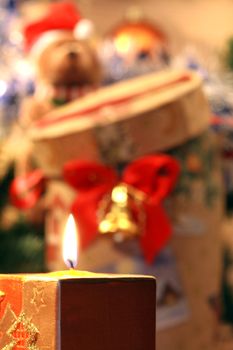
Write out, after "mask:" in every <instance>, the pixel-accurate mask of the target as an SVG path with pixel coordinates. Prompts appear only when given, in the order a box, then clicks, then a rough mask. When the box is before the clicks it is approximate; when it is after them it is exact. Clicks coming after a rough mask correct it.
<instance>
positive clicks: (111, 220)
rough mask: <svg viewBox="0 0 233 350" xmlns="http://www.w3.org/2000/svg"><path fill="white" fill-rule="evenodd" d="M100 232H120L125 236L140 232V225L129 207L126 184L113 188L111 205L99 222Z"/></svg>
mask: <svg viewBox="0 0 233 350" xmlns="http://www.w3.org/2000/svg"><path fill="white" fill-rule="evenodd" d="M99 232H100V233H102V234H106V233H118V234H121V235H122V236H123V238H127V237H131V236H135V235H137V234H138V233H139V227H138V225H137V224H136V223H135V222H134V220H133V217H132V214H131V211H130V208H129V191H128V187H127V186H126V185H124V184H120V185H118V186H116V187H114V188H113V190H112V193H111V207H110V210H109V212H107V213H106V215H105V216H104V218H103V219H102V220H101V222H100V224H99Z"/></svg>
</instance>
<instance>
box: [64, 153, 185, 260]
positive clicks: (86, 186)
mask: <svg viewBox="0 0 233 350" xmlns="http://www.w3.org/2000/svg"><path fill="white" fill-rule="evenodd" d="M178 174H179V165H178V163H177V161H176V160H174V159H173V158H171V157H169V156H167V155H156V156H153V155H152V156H146V157H143V158H141V159H138V160H136V161H134V162H133V163H131V164H130V165H128V166H127V167H126V169H125V171H124V173H123V175H122V177H121V179H119V178H118V177H117V174H116V172H115V171H114V170H113V169H112V168H109V167H107V166H104V165H101V164H97V163H90V162H84V161H72V162H69V163H67V164H66V165H65V167H64V179H65V181H66V182H68V183H69V184H70V185H71V186H72V187H73V188H74V189H75V190H77V191H78V196H77V198H76V200H75V201H74V203H73V206H72V211H73V214H74V216H75V218H76V219H77V223H78V228H79V234H80V242H81V245H82V246H83V247H86V246H88V245H89V244H90V243H91V241H92V240H93V239H94V238H95V237H96V236H97V233H98V220H97V211H98V205H99V202H100V200H101V199H102V198H103V196H104V195H106V194H107V193H109V192H110V191H111V190H112V189H113V187H114V186H116V185H117V184H118V183H119V182H121V183H124V184H126V185H130V186H132V187H134V188H135V189H137V190H139V191H142V192H143V193H145V194H146V200H145V201H144V202H143V207H144V211H145V213H146V222H145V225H144V229H143V232H141V236H140V240H141V248H142V250H143V253H144V255H145V258H146V260H147V261H148V262H152V261H153V260H154V258H155V256H156V255H157V254H158V253H159V252H160V250H161V249H162V248H163V247H164V245H165V244H166V242H167V241H168V239H169V237H170V235H171V232H172V229H171V225H170V223H169V220H168V218H167V215H166V213H165V210H164V208H163V207H162V201H163V200H164V199H165V198H166V196H167V195H168V194H169V193H170V192H171V191H172V189H173V188H174V185H175V183H176V180H177V177H178Z"/></svg>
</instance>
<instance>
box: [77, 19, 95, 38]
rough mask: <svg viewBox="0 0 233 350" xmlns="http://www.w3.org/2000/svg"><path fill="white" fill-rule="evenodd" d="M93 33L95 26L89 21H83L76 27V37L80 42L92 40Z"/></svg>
mask: <svg viewBox="0 0 233 350" xmlns="http://www.w3.org/2000/svg"><path fill="white" fill-rule="evenodd" d="M93 32H94V25H93V23H92V22H91V21H90V20H89V19H85V18H84V19H81V20H80V21H79V22H78V23H77V24H76V26H75V27H74V36H75V38H77V39H80V40H85V39H88V38H90V37H91V36H92V34H93Z"/></svg>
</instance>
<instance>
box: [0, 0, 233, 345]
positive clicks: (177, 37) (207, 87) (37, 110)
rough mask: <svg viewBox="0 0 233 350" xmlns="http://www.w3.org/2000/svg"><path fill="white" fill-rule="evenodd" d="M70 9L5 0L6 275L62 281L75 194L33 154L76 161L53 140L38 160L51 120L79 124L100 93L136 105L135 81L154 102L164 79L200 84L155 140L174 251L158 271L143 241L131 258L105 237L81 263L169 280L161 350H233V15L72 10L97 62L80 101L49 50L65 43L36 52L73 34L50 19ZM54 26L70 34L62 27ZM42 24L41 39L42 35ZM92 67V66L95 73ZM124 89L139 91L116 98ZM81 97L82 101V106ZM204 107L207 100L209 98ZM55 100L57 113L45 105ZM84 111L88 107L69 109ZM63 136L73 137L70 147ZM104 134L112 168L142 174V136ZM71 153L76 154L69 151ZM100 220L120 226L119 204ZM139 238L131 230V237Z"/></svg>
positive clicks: (0, 148) (85, 5)
mask: <svg viewBox="0 0 233 350" xmlns="http://www.w3.org/2000/svg"><path fill="white" fill-rule="evenodd" d="M59 3H64V1H45V0H40V1H39V0H24V1H23V0H0V273H11V272H13V273H18V272H20V273H21V272H45V271H48V270H56V269H60V268H64V263H63V262H62V259H61V256H60V251H61V236H62V230H63V226H64V221H65V219H66V217H67V215H68V213H69V211H70V210H71V209H70V208H71V204H72V202H73V200H74V197H75V194H74V193H76V192H74V188H71V187H69V186H68V185H67V183H66V184H64V181H63V180H62V179H61V178H59V180H58V177H59V176H60V174H59V172H56V171H57V169H55V166H54V173H53V172H51V171H50V174H49V175H48V174H46V178H43V179H42V178H41V173H36V175H35V173H33V171H35V170H39V171H40V170H43V171H44V170H45V169H43V166H41V163H40V162H38V161H37V157H36V156H35V157H34V155H35V154H33V152H34V153H36V152H38V150H39V153H41V154H42V155H45V158H46V157H47V160H48V159H49V160H50V162H51V163H50V170H51V169H52V167H53V164H55V161H54V162H53V161H52V159H53V156H54V158H56V159H58V162H60V163H62V159H63V158H64V157H63V155H62V154H59V152H56V151H55V150H53V149H52V148H50V147H51V146H50V145H49V146H48V145H47V143H46V142H44V139H42V141H41V142H39V146H38V145H37V147H39V148H37V151H35V150H33V146H32V143H31V140H29V138H28V130H29V131H30V128H31V122H32V120H34V119H35V118H36V119H37V120H40V119H41V118H45V119H46V113H47V112H51V110H55V109H56V108H58V114H57V115H58V116H59V113H60V115H62V113H64V114H66V113H68V112H69V111H71V110H72V111H73V110H75V108H76V107H75V106H77V108H78V99H77V96H78V98H80V96H81V95H84V94H85V95H86V92H88V93H89V92H90V93H92V92H93V90H94V91H95V89H96V88H98V89H99V90H100V93H101V94H103V97H104V96H105V91H107V90H105V89H108V88H110V87H111V86H113V87H115V90H113V91H115V94H116V96H118V95H119V94H120V93H124V92H125V93H126V92H127V91H131V88H132V86H133V85H134V82H132V83H131V81H132V79H139V80H137V81H138V83H137V84H138V85H137V86H139V87H140V89H141V90H142V91H146V89H147V84H148V81H149V80H146V79H147V77H148V76H153V79H154V80H153V81H154V82H155V84H162V87H163V88H164V85H163V84H165V85H166V84H169V83H167V81H170V79H171V80H172V79H173V77H174V76H175V77H178V78H177V79H178V81H179V79H181V80H182V79H183V78H184V76H185V77H186V74H189V73H187V72H190V74H191V75H190V76H191V77H192V74H194V76H197V77H198V79H199V80H200V81H201V84H199V85H198V83H195V82H193V84H192V85H191V83H190V87H189V88H188V89H187V91H186V90H185V88H184V92H183V95H182V96H181V97H177V95H176V92H175V91H176V90H175V89H174V91H173V90H172V89H171V91H169V96H170V97H169V98H170V99H169V100H168V102H167V106H168V107H167V112H166V118H170V119H169V120H171V121H172V120H175V118H178V119H176V121H175V122H173V123H172V122H171V126H169V128H170V129H169V130H170V131H169V133H170V134H168V135H167V136H166V135H164V136H163V137H162V136H161V137H160V138H159V137H158V136H159V135H158V131H157V130H156V128H155V129H154V130H153V133H154V134H153V137H154V139H155V140H156V139H157V138H158V140H159V141H158V142H155V144H156V147H155V153H156V154H157V153H159V154H161V153H162V154H164V155H167V156H169V157H171V159H174V160H175V161H176V162H178V164H179V167H180V169H181V170H180V175H179V177H178V179H177V182H176V184H175V185H174V188H173V189H172V190H171V191H170V192H169V193H168V194H167V196H166V198H165V199H164V201H163V203H162V204H163V207H164V208H165V211H166V214H167V216H168V218H169V223H170V225H171V231H172V235H171V238H170V240H169V241H167V243H166V244H165V245H164V246H163V247H162V248H163V249H161V250H160V252H159V254H158V255H157V256H156V257H155V258H154V260H153V261H152V263H150V264H148V263H147V262H145V260H144V258H143V256H142V253H141V251H140V249H139V247H138V242H139V240H138V237H137V238H136V239H135V237H133V239H132V240H131V241H130V242H128V241H126V242H123V243H122V242H120V245H118V243H119V242H118V243H117V241H119V237H120V236H119V235H118V236H117V237H118V238H116V237H115V238H116V239H113V237H112V236H111V239H110V240H109V239H106V238H105V237H104V238H103V237H97V239H96V241H95V243H94V244H92V245H90V247H88V248H87V249H83V250H82V249H81V252H79V254H80V265H79V266H80V268H83V269H91V270H94V271H97V272H100V271H104V272H115V273H140V274H143V273H145V274H152V275H155V276H156V277H158V281H159V282H158V283H159V286H158V296H157V299H158V303H157V315H158V317H157V322H158V324H157V327H158V346H159V347H158V349H159V350H166V349H169V350H176V349H177V350H188V349H189V350H192V349H193V350H207V349H213V348H214V349H215V350H217V349H222V350H224V349H232V346H233V328H232V326H233V277H232V276H233V274H232V272H233V221H232V211H233V20H232V19H233V17H232V16H233V15H232V14H233V2H232V1H231V0H153V1H152V0H143V1H142V0H124V1H123V0H98V2H97V1H94V0H79V1H75V0H73V1H69V4H73V5H75V6H77V9H78V15H77V14H73V13H71V14H70V15H69V16H71V17H72V16H74V18H75V19H74V21H76V20H77V21H80V18H79V17H80V16H81V17H82V18H84V19H85V20H86V22H85V23H84V24H83V26H82V27H81V26H79V36H78V39H77V40H81V42H85V45H87V46H88V50H89V51H88V50H87V51H85V50H86V46H85V45H84V46H83V47H84V49H83V48H81V50H84V51H85V53H84V61H82V63H81V71H85V74H84V75H83V77H82V81H81V80H80V81H81V83H80V81H78V85H77V86H78V92H77V91H74V90H72V91H71V88H72V89H73V88H75V89H76V88H77V86H76V85H75V84H74V82H73V81H72V82H71V83H70V82H69V83H67V84H65V83H64V81H65V80H64V79H66V78H67V76H65V78H64V76H63V75H62V74H60V73H61V72H63V71H64V69H63V68H64V67H59V69H58V71H57V73H56V75H55V77H54V76H53V67H55V65H56V64H57V62H58V60H59V57H60V56H59V55H60V54H59V53H57V51H56V50H57V47H56V46H51V45H54V38H53V41H50V39H49V40H48V41H44V40H43V45H42V46H40V48H39V51H38V45H37V44H38V42H36V41H39V40H40V39H39V40H38V38H39V37H40V36H42V35H41V33H42V32H45V31H47V30H51V29H52V30H56V31H57V30H58V29H59V30H60V29H64V23H62V21H61V23H60V24H59V25H60V26H61V28H58V27H56V26H57V25H58V24H57V23H56V24H54V23H55V22H56V20H55V19H51V18H52V17H53V16H52V14H53V11H56V10H55V8H53V9H52V10H51V5H56V4H59ZM49 11H50V12H49ZM51 11H52V12H51ZM71 12H72V11H71ZM48 13H50V15H48ZM54 14H56V12H54ZM46 16H47V17H46ZM69 16H68V17H69ZM76 16H77V18H76ZM54 18H57V22H59V21H60V18H62V15H61V13H59V14H57V17H56V15H54ZM68 19H69V18H68ZM40 21H42V22H43V23H42V22H41V23H40ZM65 21H66V20H64V22H65ZM38 22H39V23H40V24H39V25H37V26H33V25H32V26H31V27H30V24H31V23H37V24H38ZM51 23H52V24H51ZM80 23H81V22H80ZM46 26H48V28H49V29H48V28H47V27H46ZM71 26H72V25H71ZM68 27H69V25H68ZM25 28H27V29H25ZM66 29H67V28H66ZM69 30H70V27H69ZM56 35H57V34H56ZM56 35H55V36H56ZM35 38H36V39H35ZM33 40H35V42H36V44H35V43H34V41H33ZM63 40H65V39H63ZM66 40H68V39H66ZM69 40H70V39H69ZM41 42H42V41H41ZM41 42H40V44H41ZM27 45H29V46H30V48H28V47H29V46H27ZM33 45H34V46H33ZM36 45H37V47H36ZM46 45H47V46H46ZM49 45H50V46H51V47H49ZM41 47H42V49H41ZM48 47H49V50H50V51H49V50H47V49H48ZM40 50H41V51H40ZM46 50H47V51H46ZM38 52H39V54H38ZM42 52H43V55H44V56H42ZM45 52H46V55H47V56H45ZM81 52H82V51H81ZM79 54H80V53H79ZM48 55H51V56H48ZM44 57H45V58H44ZM48 57H49V58H48ZM51 57H53V61H52V58H51ZM70 57H71V55H70ZM93 57H94V58H93ZM73 58H74V54H73ZM92 59H93V60H94V61H92V64H90V63H86V62H91V60H92ZM50 60H51V61H50ZM85 60H87V61H85ZM93 62H94V64H93ZM88 64H90V65H88ZM86 67H88V68H86ZM174 72H176V73H174ZM177 72H178V73H177ZM173 74H175V75H173ZM157 75H158V80H157V78H156V76H157ZM61 77H62V78H61ZM180 77H181V78H180ZM62 79H63V80H62ZM151 79H152V78H151ZM190 79H191V78H190ZM192 79H194V81H195V78H192ZM61 80H62V81H61ZM68 80H69V79H68ZM199 80H198V81H199ZM135 81H136V80H135ZM151 81H152V80H151ZM156 81H157V83H156ZM49 83H51V84H50V85H51V86H49ZM120 83H125V84H128V85H119V88H118V85H117V84H120ZM74 85H75V86H74ZM80 86H81V88H80ZM156 86H157V85H156ZM159 86H160V85H159ZM160 87H161V86H160ZM64 89H65V90H64ZM84 90H85V93H84ZM80 91H81V92H80ZM120 91H121V92H120ZM122 91H123V92H122ZM76 93H78V95H75V94H76ZM71 94H72V96H75V97H74V98H72V99H71V98H70V95H71ZM195 94H196V95H195ZM198 94H200V96H202V97H197V96H199V95H198ZM68 95H69V98H68V97H67V96H68ZM126 95H127V94H126ZM48 96H49V98H50V100H49V101H48V102H49V103H50V102H51V101H52V103H50V105H49V104H48V103H47V104H46V103H42V102H44V101H43V100H46V101H47V97H48ZM101 96H102V95H101ZM106 96H107V93H106ZM158 96H159V95H158ZM91 98H92V97H90V101H91ZM105 98H106V97H105ZM158 98H159V97H158ZM36 99H38V100H37V102H38V101H39V103H38V104H37V102H36V103H35V101H36ZM76 99H77V101H76ZM28 101H29V102H28ZM30 101H32V102H30ZM41 101H42V102H41ZM73 101H76V102H74V103H77V105H75V104H74V107H70V106H71V104H72V103H73ZM88 101H89V100H88ZM60 105H66V106H65V108H66V109H64V112H62V110H61V112H59V106H60ZM161 106H162V104H161V105H160V104H159V106H158V108H157V107H153V110H152V112H153V113H155V115H156V113H157V111H158V110H159V108H160V107H161ZM69 108H71V109H69ZM72 108H73V109H72ZM107 108H108V107H107ZM143 108H144V109H145V110H144V111H143V112H140V113H142V115H141V114H140V116H141V118H145V117H146V115H147V114H146V113H147V112H146V109H147V107H146V106H144V107H143ZM161 108H162V107H161ZM29 110H30V112H29ZM206 111H207V112H206ZM56 113H57V112H55V114H54V117H56ZM105 113H109V111H108V110H106V111H105ZM117 113H118V112H117ZM138 113H139V112H138ZM193 113H195V123H194V124H195V127H192V128H193V129H192V128H191V127H190V129H192V130H193V131H192V132H189V133H188V132H187V134H186V132H185V131H182V132H183V134H182V135H183V136H182V138H181V139H180V140H179V141H177V142H175V141H174V142H173V143H172V142H171V143H169V142H170V141H169V138H172V139H174V140H175V139H177V140H178V139H179V138H177V137H178V136H177V135H179V133H180V131H179V130H181V129H182V128H183V126H187V128H185V127H184V129H185V130H186V129H187V130H188V129H189V123H191V122H190V118H193ZM206 114H207V115H208V118H207V120H206V121H205V117H206ZM158 115H159V114H158ZM177 116H178V117H177ZM179 118H180V119H179ZM186 119H187V120H186ZM177 120H178V122H177ZM188 120H189V121H188ZM159 123H160V122H158V124H159ZM186 123H187V125H186ZM169 125H170V124H169ZM190 125H191V124H190ZM62 128H63V126H62V125H61V126H60V129H59V130H60V131H59V132H60V135H61V134H62V131H61V130H62ZM93 128H94V127H93ZM195 128H196V129H195ZM97 129H98V128H97ZM194 129H195V130H196V131H194ZM145 130H146V126H145ZM158 130H159V128H158ZM197 130H198V131H197ZM34 132H35V130H34ZM64 133H65V131H64ZM95 133H96V135H97V136H96V138H97V139H98V142H97V144H98V146H96V147H97V148H98V147H99V148H100V149H101V154H102V160H103V163H106V164H108V165H111V166H113V167H114V168H115V169H117V171H118V173H121V171H122V169H123V168H125V167H126V166H127V165H128V164H129V163H130V161H131V160H134V154H135V153H134V152H135V147H137V146H138V145H136V146H135V145H134V144H132V140H131V136H129V135H131V134H130V133H131V131H130V130H129V128H128V129H127V128H126V129H124V127H121V126H117V127H116V126H115V125H112V126H111V127H110V128H106V129H104V130H102V131H101V130H96V129H95ZM145 133H146V131H145ZM38 135H40V134H39V133H38ZM48 135H49V134H47V139H49V137H50V136H48ZM63 136H64V135H62V137H63ZM77 137H78V136H77ZM39 138H40V136H38V137H37V139H39ZM35 139H36V138H35ZM61 140H63V139H61ZM77 140H78V138H77ZM58 141H59V139H58ZM59 142H63V141H59ZM59 142H58V143H59ZM159 142H160V143H161V147H160V143H159ZM145 144H146V136H145ZM80 145H81V143H80ZM67 147H68V146H67ZM80 147H82V146H80ZM140 147H141V148H143V144H142V145H140ZM64 149H65V151H64V150H63V152H67V154H68V153H69V149H68V148H64ZM116 149H117V152H120V153H121V154H124V157H123V158H124V159H123V161H121V162H119V161H116V159H114V155H113V154H115V153H116V151H115V150H116ZM53 152H54V153H53ZM61 153H62V152H61ZM49 157H50V158H49ZM59 157H60V159H59ZM29 158H30V159H29ZM128 159H130V161H129V160H128ZM45 168H46V166H45ZM52 170H53V169H52ZM51 173H53V175H51ZM32 174H34V175H32ZM159 176H161V174H160V175H159ZM60 177H61V176H60ZM20 179H21V180H20ZM20 181H23V182H21V183H20ZM44 182H46V185H45V184H44ZM68 182H69V181H68ZM42 183H43V184H42ZM12 184H13V186H12ZM20 184H21V185H20ZM73 187H74V186H73ZM28 194H30V195H29V196H28ZM30 196H31V197H30ZM29 197H30V198H29ZM130 203H131V202H130V201H129V202H128V204H127V205H128V207H127V208H126V209H125V210H126V213H127V215H128V214H129V212H130V211H133V210H134V209H133V208H134V204H130ZM102 210H103V211H104V214H106V215H103V213H102V216H103V217H102V219H101V220H100V221H101V222H103V221H104V220H105V219H106V218H108V216H107V214H109V213H108V210H109V211H110V212H111V210H112V207H111V206H110V204H108V205H106V206H105V207H104V209H103V208H102ZM97 214H98V215H99V212H98V213H97ZM76 219H77V218H76ZM155 220H156V219H155ZM77 221H78V219H77ZM104 222H105V223H106V221H104ZM108 223H109V222H108ZM154 223H155V226H156V227H158V228H160V225H162V224H161V222H160V221H159V220H158V221H155V222H154ZM134 224H135V223H134V220H133V219H132V217H130V219H129V226H128V231H129V236H130V234H131V233H132V232H131V231H130V229H131V228H133V227H134ZM137 224H138V222H137ZM138 225H139V224H138ZM139 227H140V225H139ZM118 233H119V232H118ZM121 238H122V237H121ZM121 240H122V239H120V241H121ZM103 252H105V253H104V254H103ZM207 325H210V326H208V327H207Z"/></svg>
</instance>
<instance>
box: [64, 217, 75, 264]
mask: <svg viewBox="0 0 233 350" xmlns="http://www.w3.org/2000/svg"><path fill="white" fill-rule="evenodd" d="M62 248H63V249H62V253H63V260H64V262H65V264H66V265H67V267H69V268H72V269H73V268H75V266H76V265H77V262H78V261H77V260H78V235H77V227H76V224H75V221H74V217H73V215H72V214H70V215H69V217H68V220H67V222H66V225H65V230H64V236H63V245H62Z"/></svg>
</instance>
